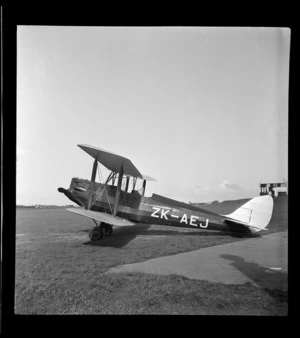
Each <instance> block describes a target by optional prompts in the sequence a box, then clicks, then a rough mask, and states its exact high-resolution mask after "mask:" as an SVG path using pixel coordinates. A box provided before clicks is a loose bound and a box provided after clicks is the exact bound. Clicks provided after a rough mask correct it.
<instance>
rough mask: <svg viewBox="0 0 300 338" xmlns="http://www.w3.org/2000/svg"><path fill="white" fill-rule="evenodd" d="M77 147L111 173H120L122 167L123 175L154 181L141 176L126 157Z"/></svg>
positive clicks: (87, 146) (83, 146)
mask: <svg viewBox="0 0 300 338" xmlns="http://www.w3.org/2000/svg"><path fill="white" fill-rule="evenodd" d="M78 147H79V148H81V149H82V150H84V151H85V152H87V153H88V154H89V155H90V156H92V157H93V158H94V159H96V160H97V161H98V162H100V163H101V164H103V165H104V166H105V167H106V168H107V169H109V170H111V171H115V172H120V169H121V167H123V173H124V175H129V176H133V177H139V178H141V179H143V180H146V181H155V179H154V178H152V177H149V176H146V175H142V174H141V173H140V172H139V170H138V169H137V168H136V167H135V165H134V164H133V163H132V162H131V161H130V160H129V159H128V158H126V157H123V156H120V155H117V154H114V153H112V152H109V151H107V150H104V149H100V148H96V147H93V146H89V145H86V144H78Z"/></svg>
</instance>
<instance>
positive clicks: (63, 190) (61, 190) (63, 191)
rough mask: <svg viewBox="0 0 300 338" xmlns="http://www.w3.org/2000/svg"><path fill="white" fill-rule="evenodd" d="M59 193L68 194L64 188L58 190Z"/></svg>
mask: <svg viewBox="0 0 300 338" xmlns="http://www.w3.org/2000/svg"><path fill="white" fill-rule="evenodd" d="M57 190H58V191H59V192H62V193H65V192H66V189H64V188H58V189H57Z"/></svg>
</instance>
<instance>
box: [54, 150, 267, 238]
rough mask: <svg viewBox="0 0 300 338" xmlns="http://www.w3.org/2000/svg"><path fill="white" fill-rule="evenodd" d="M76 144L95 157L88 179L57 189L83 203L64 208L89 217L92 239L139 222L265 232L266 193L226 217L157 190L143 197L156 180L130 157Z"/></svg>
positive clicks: (253, 232) (244, 231)
mask: <svg viewBox="0 0 300 338" xmlns="http://www.w3.org/2000/svg"><path fill="white" fill-rule="evenodd" d="M78 146H79V147H80V148H81V149H82V150H84V151H85V152H86V153H88V154H89V155H90V156H91V157H92V158H93V159H94V162H93V169H92V175H91V180H85V179H80V178H76V177H74V178H72V180H71V184H70V187H69V189H64V188H58V191H59V192H61V193H64V194H65V195H66V196H67V197H68V198H69V199H70V200H71V201H73V202H74V203H76V204H77V205H78V206H80V207H81V208H69V209H66V210H67V211H70V212H72V213H75V214H78V215H80V216H84V217H88V218H90V219H91V220H93V222H94V223H95V225H96V226H95V227H93V228H92V229H91V230H90V231H89V237H90V239H91V240H92V241H98V240H100V239H102V237H103V236H110V235H111V234H112V232H113V226H118V227H119V226H134V225H135V224H137V223H146V224H160V225H169V226H179V227H189V228H196V229H199V230H201V229H208V230H226V231H233V232H239V233H242V234H245V235H250V234H256V233H258V232H260V231H263V230H267V229H266V227H267V225H268V224H269V222H270V219H271V217H272V212H273V198H272V197H271V196H269V195H266V196H259V197H255V198H253V199H251V200H249V201H248V202H247V203H245V204H244V205H242V206H241V207H239V208H238V209H237V210H235V211H234V212H232V213H230V214H228V215H220V214H218V213H214V212H211V211H207V210H204V209H201V208H198V207H196V206H193V205H190V204H187V203H184V202H179V201H176V200H174V199H170V198H167V197H164V196H161V195H157V194H152V196H151V197H146V196H145V189H146V184H147V182H150V181H155V179H153V178H151V177H149V176H146V175H143V174H141V173H140V171H139V170H138V169H137V168H136V167H135V165H134V164H133V163H132V162H131V161H130V160H129V159H128V158H126V157H123V156H120V155H117V154H114V153H112V152H109V151H106V150H103V149H100V148H96V147H93V146H90V145H83V144H79V145H78ZM99 163H100V164H102V165H103V166H104V167H106V168H107V169H108V170H109V172H110V173H109V175H108V177H107V179H106V181H103V183H99V182H96V172H97V169H98V171H99ZM100 172H101V171H100Z"/></svg>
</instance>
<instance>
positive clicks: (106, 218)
mask: <svg viewBox="0 0 300 338" xmlns="http://www.w3.org/2000/svg"><path fill="white" fill-rule="evenodd" d="M66 210H67V211H70V212H73V213H74V214H78V215H80V216H85V217H88V218H92V219H95V220H97V221H100V222H104V223H108V224H111V225H117V226H132V225H134V223H132V222H130V221H128V220H127V219H124V218H121V217H118V216H113V215H111V214H107V213H105V212H99V211H92V210H85V209H77V208H69V209H66Z"/></svg>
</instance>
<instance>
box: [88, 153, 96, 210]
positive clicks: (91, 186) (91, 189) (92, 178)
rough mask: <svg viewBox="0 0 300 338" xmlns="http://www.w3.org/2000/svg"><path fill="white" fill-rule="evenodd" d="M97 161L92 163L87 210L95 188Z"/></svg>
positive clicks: (90, 204)
mask: <svg viewBox="0 0 300 338" xmlns="http://www.w3.org/2000/svg"><path fill="white" fill-rule="evenodd" d="M97 165H98V162H97V159H95V161H94V165H93V171H92V177H91V184H90V189H89V190H90V193H89V200H88V209H90V208H91V206H92V196H93V191H94V186H95V178H96V170H97Z"/></svg>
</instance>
